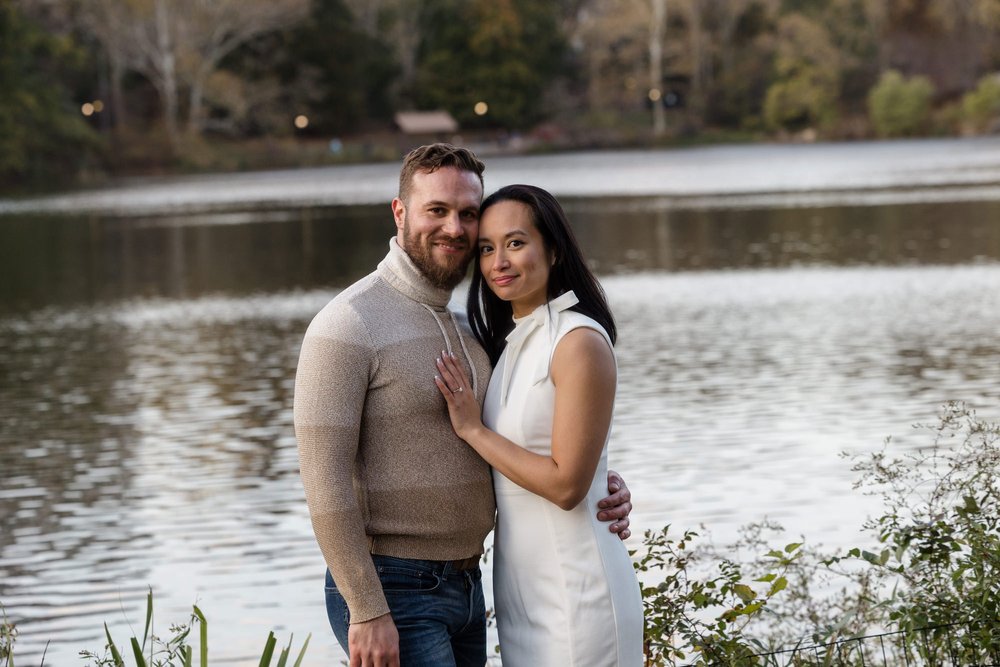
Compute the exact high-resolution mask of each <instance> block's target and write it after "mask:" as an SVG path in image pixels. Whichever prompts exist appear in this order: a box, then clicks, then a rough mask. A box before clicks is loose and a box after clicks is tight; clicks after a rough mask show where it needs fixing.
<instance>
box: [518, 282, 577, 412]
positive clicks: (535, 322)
mask: <svg viewBox="0 0 1000 667" xmlns="http://www.w3.org/2000/svg"><path fill="white" fill-rule="evenodd" d="M579 302H580V300H579V299H578V298H576V294H574V293H573V291H572V290H570V291H569V292H564V293H563V294H560V295H559V296H557V297H556V298H555V299H552V301H549V302H548V303H543V304H542V305H540V306H539V307H538V308H535V309H534V310H533V311H531V313H530V314H528V315H525V316H524V317H515V318H514V324H515V326H514V330H513V331H511V332H510V333H509V334H507V339H506V340H507V348H506V349H505V350H504V351H505V353H506V355H507V356H506V359H505V361H504V365H503V378H502V381H501V384H500V401H501V404H502V405H507V393H508V392H509V391H510V378H511V375H512V374H513V372H514V366H515V365H516V362H517V358H518V355H520V353H521V348H522V347H524V342H525V341H526V340H527V339H528V337H529V336H530V335H531V334H532V333H534V332H535V331H536V330H541V331H543V332H545V335H546V338H547V339H548V341H549V346H550V347H551V345H552V343H553V342H554V338H555V336H556V334H557V333H558V331H559V326H558V321H559V314H560V313H562V312H563V311H564V310H567V309H568V308H572V307H573V306H575V305H576V304H578V303H579ZM551 354H552V351H551V349H550V350H549V352H548V354H546V355H544V356H543V358H541V359H539V360H538V367H537V368H535V369H533V373H532V377H531V383H532V384H537V383H538V382H541V381H542V380H544V379H545V378H547V377H548V376H549V362H550V361H551Z"/></svg>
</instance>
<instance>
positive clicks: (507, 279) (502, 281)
mask: <svg viewBox="0 0 1000 667" xmlns="http://www.w3.org/2000/svg"><path fill="white" fill-rule="evenodd" d="M514 278H515V276H497V277H496V278H494V279H493V284H494V285H499V286H500V287H503V286H504V285H509V284H511V283H512V282H513V281H514Z"/></svg>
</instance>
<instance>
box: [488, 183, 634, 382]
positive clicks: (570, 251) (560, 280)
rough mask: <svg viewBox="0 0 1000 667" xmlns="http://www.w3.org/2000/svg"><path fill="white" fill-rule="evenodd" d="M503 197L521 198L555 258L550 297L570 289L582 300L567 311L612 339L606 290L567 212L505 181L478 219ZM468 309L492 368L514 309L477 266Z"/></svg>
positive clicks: (537, 191)
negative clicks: (586, 258) (584, 318)
mask: <svg viewBox="0 0 1000 667" xmlns="http://www.w3.org/2000/svg"><path fill="white" fill-rule="evenodd" d="M502 201H516V202H521V203H522V204H525V205H526V206H527V207H528V208H529V209H530V210H531V219H532V221H533V222H534V223H535V228H536V229H538V231H539V232H540V233H541V235H542V239H543V240H544V241H545V249H546V250H548V251H549V252H551V253H553V254H554V256H555V263H554V264H553V265H552V269H551V270H550V271H549V283H548V295H547V296H548V300H549V301H551V300H552V299H554V298H556V297H557V296H559V295H560V294H563V293H564V292H568V291H570V290H573V291H574V292H575V293H576V296H577V298H578V299H579V300H580V301H579V303H577V304H576V305H575V306H573V307H572V308H571V309H570V310H575V311H577V312H578V313H582V314H584V315H586V316H588V317H590V318H592V319H594V320H595V321H596V322H597V323H598V324H600V325H601V326H602V327H604V330H605V331H607V332H608V336H610V337H611V342H612V343H614V342H615V341H616V340H617V339H618V330H617V329H616V328H615V319H614V317H613V316H612V315H611V309H610V308H609V307H608V301H607V298H606V297H605V295H604V290H603V289H602V288H601V284H600V283H599V282H597V278H595V277H594V274H593V273H591V271H590V268H588V267H587V263H586V262H585V261H584V259H583V253H581V252H580V246H579V245H578V244H577V242H576V237H575V236H574V235H573V230H572V229H571V228H570V226H569V222H568V221H567V220H566V214H565V213H564V212H563V209H562V206H560V205H559V202H558V201H556V198H555V197H553V196H552V195H551V194H549V193H548V192H546V191H545V190H542V189H541V188H536V187H535V186H533V185H508V186H506V187H503V188H500V189H499V190H497V191H496V192H494V193H493V194H491V195H490V196H489V197H487V198H486V200H485V201H484V202H483V205H482V207H480V211H479V214H480V219H482V214H483V213H485V212H486V210H487V209H488V208H489V207H490V206H493V205H494V204H498V203H500V202H502ZM468 312H469V324H470V325H471V327H472V332H473V333H474V334H475V335H476V338H477V339H479V342H480V343H481V344H482V346H483V348H484V349H485V350H486V352H487V353H488V354H489V355H490V361H491V362H492V363H493V365H494V366H495V365H496V363H497V361H498V360H499V359H500V353H501V352H503V348H504V346H505V345H506V344H507V341H506V340H505V339H506V338H507V334H509V333H510V332H511V330H513V328H514V321H513V317H514V311H513V307H512V306H511V304H510V302H509V301H504V300H503V299H501V298H499V297H498V296H497V295H496V294H494V293H493V292H492V291H491V290H490V289H489V287H488V286H487V284H486V281H485V280H483V274H482V271H480V270H479V268H478V267H476V270H474V271H473V272H472V287H471V288H470V289H469V302H468Z"/></svg>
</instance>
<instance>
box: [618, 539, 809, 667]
mask: <svg viewBox="0 0 1000 667" xmlns="http://www.w3.org/2000/svg"><path fill="white" fill-rule="evenodd" d="M669 531H670V526H666V527H665V528H663V529H662V530H660V531H658V532H654V531H647V532H646V534H645V539H644V546H645V548H646V549H645V553H644V554H643V556H642V557H641V558H640V559H639V560H638V561H637V562H636V564H635V568H636V570H638V571H639V572H640V573H646V574H649V573H651V572H654V571H655V572H661V573H663V574H662V575H661V576H662V579H661V580H660V581H659V582H658V583H655V584H651V585H646V586H643V587H642V596H643V604H644V607H645V610H644V611H645V617H646V628H645V635H644V644H645V653H646V664H647V665H667V664H675V662H676V661H678V660H682V661H687V663H686V664H690V665H750V664H756V663H755V662H754V660H753V658H754V656H755V655H756V654H759V653H762V652H764V651H766V650H767V648H768V647H767V646H766V645H764V644H763V643H761V642H759V641H757V640H754V639H751V638H749V636H748V635H747V634H746V633H745V629H746V627H747V625H748V624H749V623H750V622H751V621H752V620H754V619H755V618H757V617H759V616H760V615H761V614H762V613H763V612H764V610H765V609H766V607H767V605H768V603H769V602H770V601H771V599H772V598H774V597H775V596H776V595H778V594H779V593H781V592H782V591H783V590H784V589H785V588H786V587H787V585H788V579H787V578H786V576H785V571H786V570H787V568H788V567H789V566H790V565H791V564H792V563H794V561H795V560H796V559H797V558H798V555H799V550H800V548H801V546H802V544H801V543H791V544H788V545H786V546H785V547H784V548H783V549H780V550H770V551H768V552H767V554H766V555H765V556H764V557H763V562H765V563H766V566H765V568H764V569H765V571H764V572H763V573H761V574H759V576H757V577H756V578H754V579H753V581H752V582H751V583H752V584H763V586H760V585H758V586H756V587H754V586H753V585H751V583H747V582H746V580H745V577H744V572H743V570H744V568H743V566H742V565H740V564H739V563H736V562H734V561H732V560H729V559H728V558H723V559H721V560H719V561H718V562H716V563H715V564H714V566H713V567H711V568H709V572H708V574H707V575H699V574H698V573H697V568H696V567H695V564H696V563H697V562H698V561H699V560H700V558H701V556H702V555H703V554H702V553H700V552H698V551H697V550H695V549H693V548H692V547H691V544H692V542H693V541H694V539H695V538H697V537H698V534H697V533H695V532H694V531H690V530H689V531H686V532H685V533H684V534H683V536H682V537H681V538H680V539H679V540H674V539H673V538H672V537H671V536H670V532H669Z"/></svg>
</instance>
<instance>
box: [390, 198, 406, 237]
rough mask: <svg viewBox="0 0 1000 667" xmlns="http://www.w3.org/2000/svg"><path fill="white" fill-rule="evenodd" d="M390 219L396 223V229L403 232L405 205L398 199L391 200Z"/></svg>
mask: <svg viewBox="0 0 1000 667" xmlns="http://www.w3.org/2000/svg"><path fill="white" fill-rule="evenodd" d="M392 219H393V220H395V221H396V229H398V230H399V231H403V221H404V220H405V219H406V204H404V203H403V200H402V199H400V198H399V197H396V198H395V199H393V200H392Z"/></svg>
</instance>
